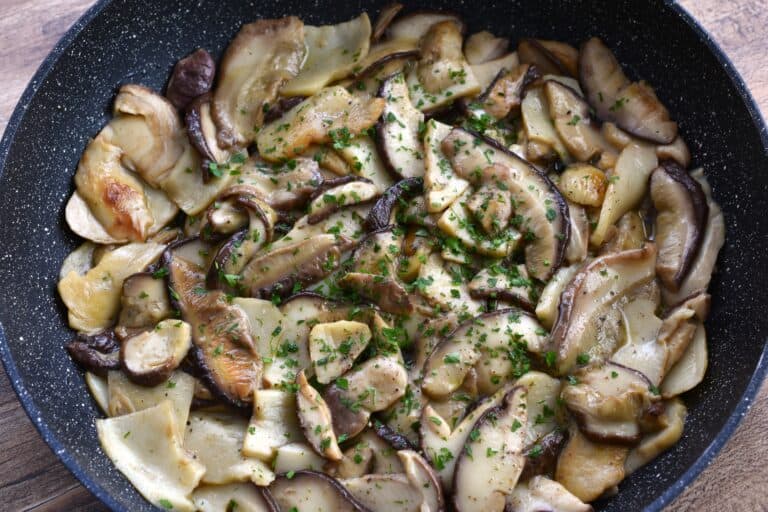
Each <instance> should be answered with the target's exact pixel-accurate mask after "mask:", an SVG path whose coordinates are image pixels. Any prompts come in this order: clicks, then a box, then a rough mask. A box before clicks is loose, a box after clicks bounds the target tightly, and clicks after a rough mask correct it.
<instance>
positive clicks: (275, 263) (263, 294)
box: [240, 234, 354, 299]
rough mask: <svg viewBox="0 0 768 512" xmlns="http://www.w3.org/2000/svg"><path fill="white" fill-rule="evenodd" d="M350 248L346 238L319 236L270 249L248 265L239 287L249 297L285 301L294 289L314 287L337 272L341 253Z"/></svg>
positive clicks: (351, 243) (350, 245) (243, 272)
mask: <svg viewBox="0 0 768 512" xmlns="http://www.w3.org/2000/svg"><path fill="white" fill-rule="evenodd" d="M353 246H354V242H353V241H351V240H349V239H347V238H346V237H343V236H339V237H337V236H334V235H329V234H321V235H315V236H313V237H311V238H308V239H306V240H302V241H299V242H295V243H291V244H289V245H285V246H283V247H280V248H278V249H273V250H272V251H269V252H266V253H263V254H260V255H258V256H256V257H254V258H253V259H251V261H249V262H248V264H247V265H246V266H245V268H244V269H243V271H242V273H241V283H240V284H241V286H242V288H243V290H245V291H247V292H248V294H249V295H250V296H251V297H256V298H267V299H270V298H271V297H273V296H278V297H287V296H288V295H290V294H291V293H292V292H293V291H294V288H295V287H297V286H298V287H305V286H306V285H309V284H312V283H315V282H317V281H319V280H321V279H322V278H324V277H325V276H327V275H329V274H331V273H332V272H333V271H335V270H336V269H337V268H339V265H340V264H341V256H342V253H343V252H345V251H346V250H348V249H350V248H351V247H353Z"/></svg>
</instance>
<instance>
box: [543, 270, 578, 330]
mask: <svg viewBox="0 0 768 512" xmlns="http://www.w3.org/2000/svg"><path fill="white" fill-rule="evenodd" d="M578 271H579V267H578V266H577V265H572V266H570V267H561V268H560V269H558V271H557V272H555V273H554V274H553V275H552V278H551V279H550V280H549V282H547V285H546V286H545V287H544V289H543V290H542V291H541V294H540V295H539V302H538V303H537V304H536V317H537V318H538V319H539V322H541V325H543V326H544V327H545V328H547V329H551V328H552V325H553V324H554V323H555V320H557V312H558V309H559V306H560V297H561V296H562V293H563V291H564V290H565V288H566V286H568V283H570V282H571V279H573V276H575V275H576V273H577V272H578Z"/></svg>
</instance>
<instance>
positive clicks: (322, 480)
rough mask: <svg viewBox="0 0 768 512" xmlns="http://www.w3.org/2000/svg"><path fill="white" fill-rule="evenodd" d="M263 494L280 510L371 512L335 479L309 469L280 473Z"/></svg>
mask: <svg viewBox="0 0 768 512" xmlns="http://www.w3.org/2000/svg"><path fill="white" fill-rule="evenodd" d="M262 494H267V495H268V496H269V500H270V501H271V502H272V503H274V505H275V510H276V511H283V512H288V511H290V510H312V511H321V510H322V511H331V510H332V511H334V512H371V511H370V510H368V509H367V508H366V507H365V506H363V505H362V504H361V503H360V502H358V501H357V500H356V499H355V498H354V497H353V496H352V495H351V494H350V493H349V491H347V490H346V489H345V488H344V486H343V485H341V484H340V483H339V481H338V480H336V479H335V478H333V477H331V476H328V475H326V474H325V473H320V472H318V471H311V470H306V469H305V470H301V471H295V472H292V473H287V474H284V475H278V476H277V478H275V480H274V481H273V482H272V483H271V484H269V487H266V488H263V489H262Z"/></svg>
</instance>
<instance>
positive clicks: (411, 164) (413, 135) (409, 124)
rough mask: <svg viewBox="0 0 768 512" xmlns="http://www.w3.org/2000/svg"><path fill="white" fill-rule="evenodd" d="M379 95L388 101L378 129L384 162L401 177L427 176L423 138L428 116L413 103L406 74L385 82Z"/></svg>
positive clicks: (394, 76) (396, 75)
mask: <svg viewBox="0 0 768 512" xmlns="http://www.w3.org/2000/svg"><path fill="white" fill-rule="evenodd" d="M378 96H379V97H380V98H384V100H385V101H386V103H385V106H384V110H383V112H382V116H381V119H380V120H379V123H378V125H377V127H376V135H377V142H378V145H379V149H380V151H381V154H382V157H383V159H384V163H385V164H386V165H387V168H388V169H389V171H390V172H392V173H394V174H395V176H398V177H401V178H414V177H421V176H424V150H423V148H422V145H421V140H420V137H419V135H420V129H421V126H422V125H423V124H424V114H422V113H421V111H420V110H418V109H416V108H414V106H413V104H412V103H411V100H410V96H409V93H408V85H407V84H406V83H405V75H403V73H396V74H394V75H392V76H390V77H389V78H387V79H386V80H384V82H382V84H381V87H380V88H379V92H378Z"/></svg>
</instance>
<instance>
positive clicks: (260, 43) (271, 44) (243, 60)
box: [211, 16, 306, 148]
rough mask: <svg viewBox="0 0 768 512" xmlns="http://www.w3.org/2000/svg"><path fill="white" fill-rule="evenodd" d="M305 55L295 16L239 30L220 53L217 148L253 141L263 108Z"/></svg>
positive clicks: (215, 108)
mask: <svg viewBox="0 0 768 512" xmlns="http://www.w3.org/2000/svg"><path fill="white" fill-rule="evenodd" d="M305 56H306V48H305V46H304V24H303V23H302V22H301V20H299V19H298V18H296V17H293V16H289V17H285V18H281V19H276V20H258V21H256V22H254V23H249V24H247V25H243V26H242V28H241V29H240V31H239V32H238V33H237V35H236V36H235V38H234V39H233V40H232V42H231V43H230V44H229V46H228V47H227V50H226V52H225V53H224V57H223V58H222V61H221V66H220V70H219V81H218V85H217V87H216V90H215V91H214V94H213V100H212V102H211V112H212V114H213V119H214V121H215V122H216V126H217V127H218V128H219V132H218V143H219V145H220V146H222V147H224V148H229V147H240V148H243V147H246V146H247V145H248V143H249V142H251V141H252V140H253V139H254V137H255V135H256V133H255V132H254V128H255V127H261V125H262V124H263V120H264V113H265V110H267V109H265V108H264V106H265V105H269V104H270V103H272V102H273V101H274V99H275V97H276V96H277V93H278V91H279V90H280V87H282V86H283V84H285V82H287V81H288V80H290V79H291V78H293V77H294V76H296V75H297V74H298V72H299V70H300V69H301V66H302V64H303V62H304V59H305Z"/></svg>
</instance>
